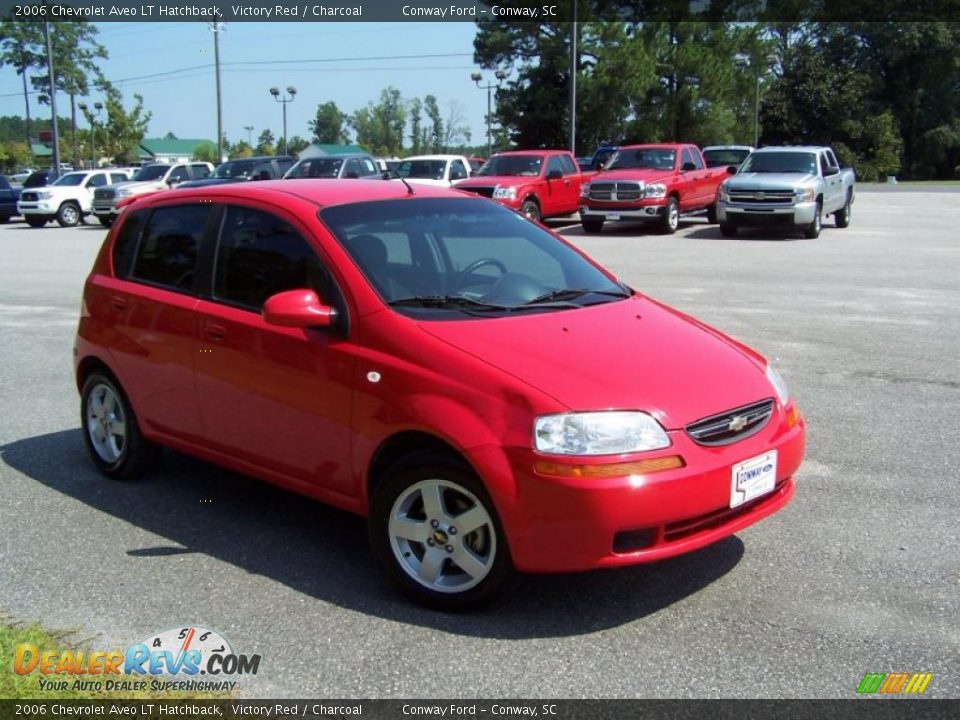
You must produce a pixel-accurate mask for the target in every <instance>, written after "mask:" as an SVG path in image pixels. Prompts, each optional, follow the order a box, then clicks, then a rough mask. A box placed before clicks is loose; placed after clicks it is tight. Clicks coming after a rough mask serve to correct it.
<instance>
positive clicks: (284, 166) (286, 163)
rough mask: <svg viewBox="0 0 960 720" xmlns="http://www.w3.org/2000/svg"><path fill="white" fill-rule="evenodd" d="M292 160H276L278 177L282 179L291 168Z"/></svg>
mask: <svg viewBox="0 0 960 720" xmlns="http://www.w3.org/2000/svg"><path fill="white" fill-rule="evenodd" d="M293 163H294V161H293V160H277V167H279V168H280V175H279V176H278V177H283V176H284V175H285V174H286V172H287V170H289V169H290V168H292V167H293Z"/></svg>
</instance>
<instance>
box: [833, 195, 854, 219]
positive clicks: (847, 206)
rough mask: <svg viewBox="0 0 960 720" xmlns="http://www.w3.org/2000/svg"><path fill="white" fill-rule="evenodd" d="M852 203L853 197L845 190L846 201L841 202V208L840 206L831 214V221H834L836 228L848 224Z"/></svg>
mask: <svg viewBox="0 0 960 720" xmlns="http://www.w3.org/2000/svg"><path fill="white" fill-rule="evenodd" d="M852 204H853V197H852V196H851V194H850V193H849V192H847V201H846V202H845V203H844V204H843V207H842V208H840V209H839V210H837V211H836V212H835V213H834V214H833V221H834V222H835V223H836V225H837V227H838V228H845V227H849V226H850V216H851V214H852V208H851V205H852Z"/></svg>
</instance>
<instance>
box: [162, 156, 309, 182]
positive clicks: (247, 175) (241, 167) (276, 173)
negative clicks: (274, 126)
mask: <svg viewBox="0 0 960 720" xmlns="http://www.w3.org/2000/svg"><path fill="white" fill-rule="evenodd" d="M296 161H297V159H296V158H295V157H292V156H290V155H264V156H260V157H249V158H240V159H238V160H227V161H226V162H224V163H221V164H220V165H218V166H217V169H216V170H215V171H214V172H213V175H211V176H210V177H208V178H204V179H203V180H188V181H186V182H182V183H180V184H179V185H177V187H178V188H180V189H184V188H188V187H205V186H207V185H226V184H228V183H235V182H249V181H251V180H277V179H279V178H282V177H283V175H284V173H285V172H287V170H289V169H290V168H291V167H293V164H294V163H295V162H296Z"/></svg>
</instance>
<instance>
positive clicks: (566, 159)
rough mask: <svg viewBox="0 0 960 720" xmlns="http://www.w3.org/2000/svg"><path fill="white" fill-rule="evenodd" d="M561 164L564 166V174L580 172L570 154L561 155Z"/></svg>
mask: <svg viewBox="0 0 960 720" xmlns="http://www.w3.org/2000/svg"><path fill="white" fill-rule="evenodd" d="M560 166H561V167H562V168H563V174H564V175H577V174H579V172H580V171H579V170H578V169H577V165H576V163H574V162H573V160H572V159H571V158H570V156H569V155H561V156H560Z"/></svg>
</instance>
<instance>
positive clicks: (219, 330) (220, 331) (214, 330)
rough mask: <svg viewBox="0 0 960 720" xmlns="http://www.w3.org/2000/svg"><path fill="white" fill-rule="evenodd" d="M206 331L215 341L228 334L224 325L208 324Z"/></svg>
mask: <svg viewBox="0 0 960 720" xmlns="http://www.w3.org/2000/svg"><path fill="white" fill-rule="evenodd" d="M204 332H205V333H206V335H207V337H208V338H210V339H211V340H213V341H214V342H220V341H221V340H223V339H224V338H225V337H226V336H227V329H226V328H225V327H223V325H207V326H206V327H205V328H204Z"/></svg>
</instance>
